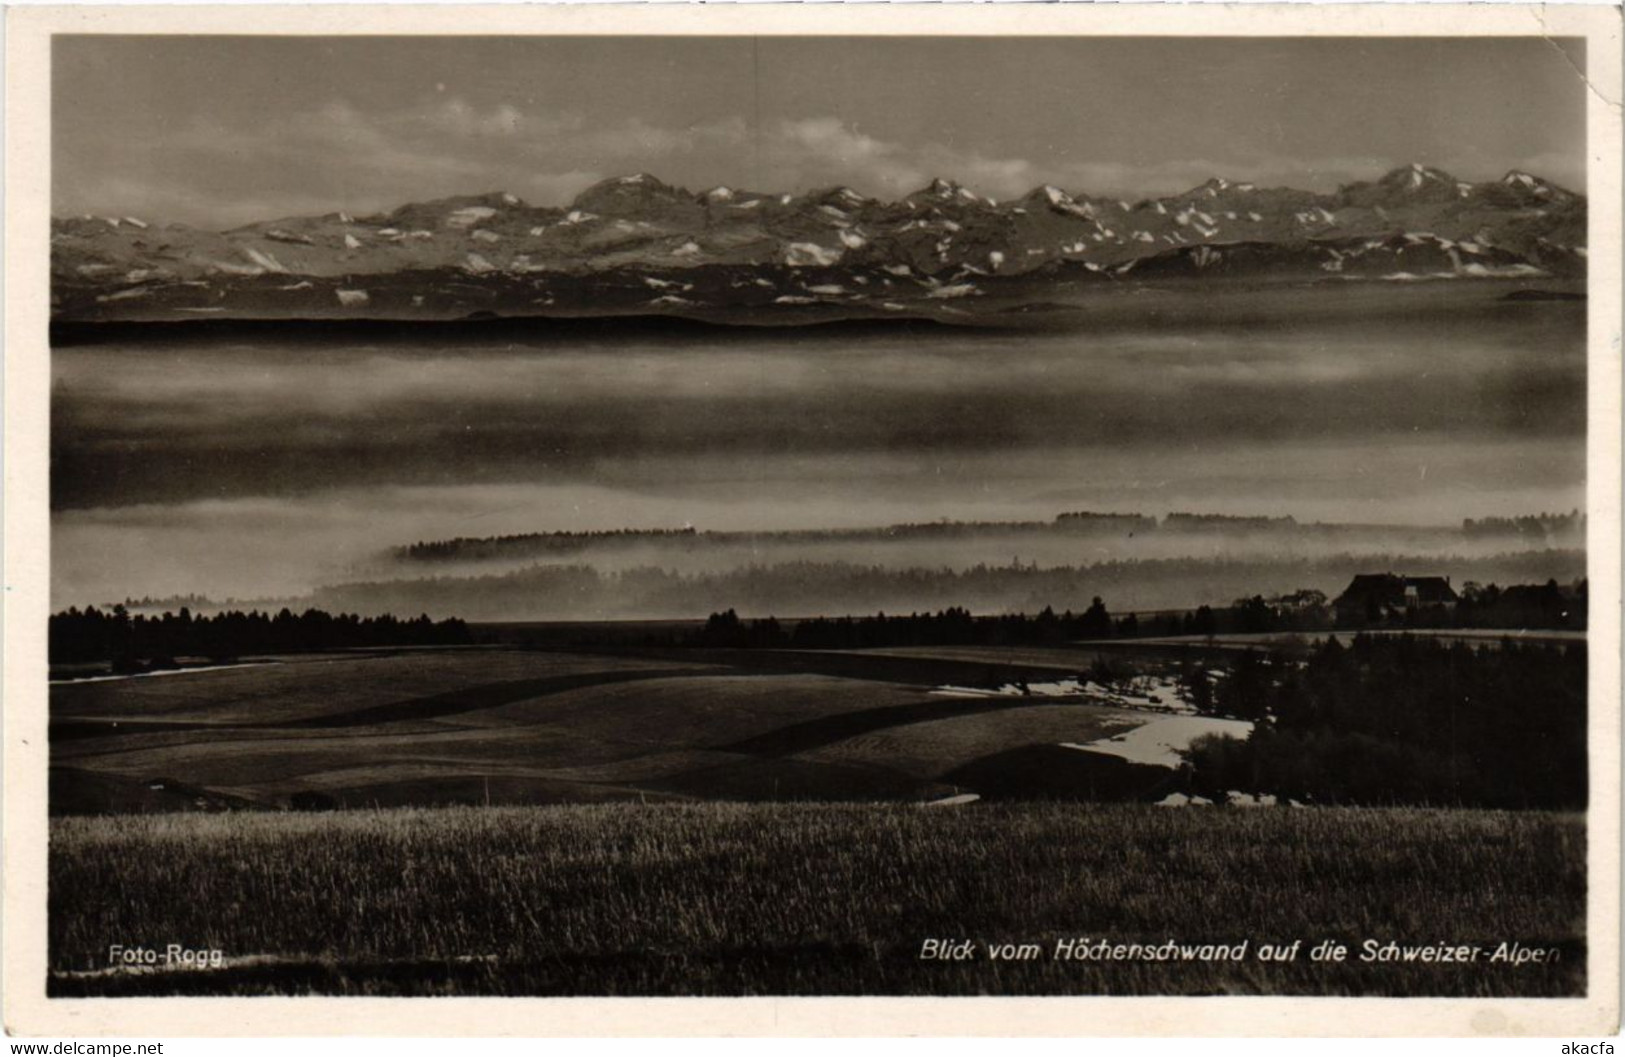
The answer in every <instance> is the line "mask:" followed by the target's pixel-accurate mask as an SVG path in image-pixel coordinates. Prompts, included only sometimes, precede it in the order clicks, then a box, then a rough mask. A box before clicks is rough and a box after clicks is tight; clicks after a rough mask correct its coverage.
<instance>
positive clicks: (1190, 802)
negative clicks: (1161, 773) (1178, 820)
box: [1157, 793, 1213, 807]
mask: <svg viewBox="0 0 1625 1057" xmlns="http://www.w3.org/2000/svg"><path fill="white" fill-rule="evenodd" d="M1157 806H1158V807H1212V806H1213V801H1211V800H1209V799H1208V798H1207V797H1205V796H1186V795H1185V794H1184V793H1169V794H1168V795H1167V796H1165V797H1163V798H1162V799H1161V800H1158V801H1157Z"/></svg>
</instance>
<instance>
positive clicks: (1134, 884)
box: [50, 803, 1585, 996]
mask: <svg viewBox="0 0 1625 1057" xmlns="http://www.w3.org/2000/svg"><path fill="white" fill-rule="evenodd" d="M1584 833H1585V831H1584V824H1583V820H1582V819H1580V818H1579V817H1577V816H1567V815H1556V814H1546V813H1536V812H1522V813H1499V812H1484V811H1433V810H1415V809H1382V810H1376V809H1361V810H1357V809H1330V808H1321V809H1286V808H1280V809H1260V810H1251V811H1247V810H1236V809H1186V810H1168V809H1159V808H1154V807H1144V806H1136V805H1076V804H1070V805H1062V804H1024V805H1008V806H1002V805H983V804H976V805H969V806H965V807H959V808H933V809H922V808H920V807H915V806H906V805H889V806H871V805H828V804H824V805H799V804H776V805H769V804H759V805H747V804H718V803H713V804H705V805H692V806H690V805H676V806H674V805H659V806H653V805H651V806H639V805H584V806H567V807H524V808H488V809H480V808H449V809H433V810H430V809H402V810H385V811H356V812H342V813H336V814H279V815H267V814H228V815H196V814H194V815H151V816H124V817H116V818H64V819H55V820H53V821H52V823H51V845H50V962H51V968H52V970H53V972H52V978H51V983H50V990H51V993H52V994H55V995H79V994H106V995H118V994H176V993H179V994H205V993H232V994H285V993H306V992H317V993H338V994H523V995H689V994H692V995H748V994H1010V995H1014V994H1158V993H1161V994H1216V993H1220V994H1225V993H1244V994H1252V993H1263V994H1270V993H1274V994H1384V995H1464V996H1508V995H1531V996H1543V995H1573V994H1578V993H1582V992H1583V990H1584V947H1583V937H1584V933H1585V929H1584V910H1585V853H1584ZM1086 937H1087V938H1091V939H1095V940H1098V939H1101V938H1108V939H1111V940H1112V941H1114V942H1117V941H1122V942H1136V941H1139V942H1148V943H1158V944H1160V943H1163V942H1164V941H1167V940H1169V939H1172V940H1175V941H1177V942H1180V943H1204V942H1219V943H1225V944H1236V943H1239V942H1240V941H1242V940H1248V941H1249V942H1250V946H1249V948H1248V951H1247V958H1246V960H1243V961H1239V962H1234V963H1231V962H1216V961H1205V962H1202V961H1198V962H1129V961H1115V962H1101V961H1066V960H1054V959H1053V958H1052V952H1053V950H1054V948H1055V945H1056V941H1057V940H1058V939H1061V938H1078V939H1082V938H1086ZM929 938H942V939H956V940H966V939H969V940H974V941H976V942H977V943H978V944H979V945H984V946H981V947H980V949H979V950H978V952H977V957H976V958H975V959H974V960H969V961H959V962H945V961H931V960H922V959H921V958H920V952H921V947H922V943H923V942H924V941H925V940H926V939H929ZM1328 938H1329V939H1336V940H1340V941H1342V942H1344V943H1346V944H1348V945H1349V947H1350V948H1351V953H1350V954H1349V957H1348V960H1347V961H1346V962H1343V963H1340V964H1338V963H1325V962H1311V961H1310V960H1309V951H1310V949H1311V948H1312V947H1313V946H1314V945H1315V944H1316V943H1318V942H1319V941H1320V940H1322V939H1328ZM1367 939H1375V940H1379V941H1380V942H1382V943H1387V942H1388V941H1389V940H1390V939H1392V940H1396V941H1398V942H1399V943H1400V944H1402V945H1403V944H1407V943H1409V944H1423V943H1429V944H1431V943H1440V942H1444V943H1449V944H1458V943H1459V944H1476V945H1482V946H1483V947H1484V953H1483V955H1482V956H1481V959H1480V961H1478V962H1477V963H1472V964H1460V963H1452V964H1441V963H1432V964H1426V963H1420V962H1410V963H1405V962H1394V963H1383V964H1375V963H1361V962H1359V961H1358V960H1357V958H1358V956H1359V949H1360V944H1361V943H1362V942H1363V941H1365V940H1367ZM1294 940H1301V941H1302V947H1301V950H1300V953H1299V955H1298V957H1297V959H1296V960H1294V961H1289V962H1281V963H1275V962H1267V961H1260V960H1258V959H1257V957H1256V954H1257V953H1258V950H1259V946H1260V945H1261V944H1290V943H1291V942H1292V941H1294ZM1503 941H1506V942H1517V943H1521V944H1524V945H1525V946H1529V947H1539V948H1556V949H1557V950H1558V952H1559V959H1558V960H1557V961H1555V962H1554V963H1548V964H1536V963H1526V964H1523V965H1516V966H1515V965H1511V964H1508V963H1505V962H1496V963H1491V962H1488V961H1487V959H1488V958H1489V956H1490V954H1491V952H1492V951H1493V949H1494V948H1495V947H1496V946H1497V945H1498V944H1500V943H1502V942H1503ZM1005 942H1013V943H1025V942H1031V943H1035V944H1038V945H1039V946H1040V948H1041V950H1042V954H1041V956H1040V957H1038V958H1036V959H1035V960H1031V961H1019V962H1003V961H992V960H990V959H989V958H988V956H987V950H986V947H985V944H987V943H1005ZM113 943H122V944H125V945H126V946H146V947H151V948H156V949H158V950H159V951H162V950H163V949H164V948H165V946H166V945H167V944H170V943H178V944H182V945H183V946H185V947H187V948H191V949H199V948H201V949H211V948H212V949H218V950H220V951H222V952H223V954H224V956H225V959H226V960H225V964H224V966H223V967H221V968H214V969H199V970H189V971H173V972H147V973H130V972H117V973H109V972H106V971H105V970H106V969H107V967H108V947H109V945H110V944H113ZM98 970H101V971H98Z"/></svg>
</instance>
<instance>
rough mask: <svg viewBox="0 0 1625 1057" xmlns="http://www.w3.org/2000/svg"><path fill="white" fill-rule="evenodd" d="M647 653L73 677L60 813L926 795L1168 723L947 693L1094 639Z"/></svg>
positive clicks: (400, 656)
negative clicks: (1038, 747) (907, 651)
mask: <svg viewBox="0 0 1625 1057" xmlns="http://www.w3.org/2000/svg"><path fill="white" fill-rule="evenodd" d="M637 652H639V653H641V654H642V655H641V656H637V655H631V654H629V653H625V652H610V651H605V652H601V653H586V652H581V653H576V652H563V651H550V650H508V649H473V650H471V649H461V648H453V649H444V650H404V651H376V652H373V651H369V652H360V653H342V654H311V655H294V656H285V657H278V658H267V659H265V660H266V661H267V662H268V663H261V664H255V665H250V666H245V667H240V668H229V669H219V670H212V671H211V670H202V671H195V672H187V673H184V674H177V675H168V676H165V677H162V678H158V677H135V678H128V679H114V680H106V681H98V682H81V683H64V684H58V685H55V686H53V687H52V689H51V738H52V755H51V764H52V770H51V777H52V786H51V811H52V813H53V814H58V815H60V814H99V813H129V812H143V811H157V810H197V809H200V808H201V809H218V808H223V807H229V808H233V809H242V808H258V809H261V810H278V809H282V808H286V807H288V806H290V804H291V805H294V806H302V807H309V806H325V807H375V806H440V805H449V804H490V803H496V804H502V803H512V804H539V803H579V802H594V801H604V800H637V801H642V802H649V801H663V800H671V799H735V800H825V801H829V800H852V799H859V800H865V799H881V800H924V799H929V798H933V797H940V796H950V795H954V794H957V793H962V792H964V791H965V786H964V783H962V782H961V781H959V780H958V777H957V776H958V774H959V772H960V771H961V770H963V769H964V768H966V767H971V768H972V769H973V770H975V771H977V772H978V773H981V774H982V775H983V776H984V777H986V776H987V772H988V771H989V769H991V770H992V771H993V772H995V773H996V774H997V775H998V776H999V777H1000V781H999V782H997V783H995V784H998V785H999V786H1000V788H1006V789H1012V790H1013V791H1014V792H1017V793H1019V792H1020V791H1021V788H1022V785H1023V780H1022V777H1021V776H1022V773H1023V772H1024V770H1025V768H1026V766H1027V765H1026V763H1025V762H1023V761H1020V760H1014V759H1008V758H1006V756H1005V754H1007V753H1008V752H1010V751H1012V750H1021V749H1025V748H1027V747H1029V746H1033V745H1035V744H1039V743H1046V744H1054V743H1058V742H1064V741H1071V742H1091V741H1095V740H1097V739H1099V738H1102V737H1105V736H1109V735H1112V734H1115V733H1117V732H1119V731H1121V730H1124V729H1129V728H1133V727H1135V726H1138V725H1140V724H1142V723H1145V722H1147V721H1148V720H1150V719H1153V718H1155V717H1154V715H1152V714H1150V713H1141V712H1133V711H1129V710H1125V709H1122V708H1118V707H1114V706H1113V705H1112V704H1110V703H1108V702H1105V701H1102V700H1099V699H1088V698H1082V697H1072V698H1069V699H1063V700H1055V701H1036V700H1033V701H1029V700H1025V699H1009V698H983V699H975V698H972V699H963V698H952V697H945V696H942V695H941V694H938V693H934V692H933V687H936V686H940V685H942V684H947V683H957V684H964V683H966V682H985V681H989V680H992V681H998V680H1014V679H1019V678H1032V677H1040V676H1042V677H1047V678H1055V677H1056V676H1058V675H1073V674H1075V673H1076V672H1078V671H1079V669H1080V667H1081V666H1082V665H1084V664H1086V663H1087V659H1088V658H1089V657H1090V656H1092V654H1090V653H1088V652H1087V651H1082V650H1079V651H1064V650H1057V651H1054V652H1053V653H1052V654H1049V655H1043V654H1040V653H1038V652H1036V651H1025V652H1021V653H1016V654H1012V655H1011V656H1009V657H1005V658H1003V659H1000V658H998V657H996V656H990V655H984V656H980V657H978V658H976V659H974V660H956V659H953V658H951V657H942V658H936V657H906V656H901V657H893V656H884V655H870V654H864V653H858V652H851V653H838V652H830V653H820V652H807V651H791V650H734V649H671V650H644V651H637ZM1034 661H1036V662H1040V663H1037V664H1034V663H1030V662H1034ZM1062 755H1063V756H1067V759H1066V760H1065V761H1064V762H1065V763H1066V764H1070V765H1071V767H1069V768H1068V773H1071V774H1073V778H1072V779H1069V781H1075V782H1076V783H1078V795H1086V794H1088V793H1089V792H1090V791H1091V790H1092V783H1093V781H1094V776H1093V770H1094V769H1099V768H1101V767H1104V768H1107V769H1109V770H1111V771H1113V772H1114V773H1115V772H1116V771H1117V770H1120V768H1119V767H1118V766H1117V763H1116V761H1114V760H1111V759H1108V758H1100V759H1095V758H1094V757H1093V756H1092V754H1088V753H1070V754H1066V753H1063V754H1062ZM1073 756H1075V757H1077V759H1076V760H1075V761H1074V760H1072V759H1071V757H1073ZM1078 768H1082V769H1083V770H1082V771H1078V770H1077V769H1078ZM1006 772H1008V773H1006ZM1086 772H1087V773H1086ZM1142 777H1148V778H1149V779H1150V780H1152V781H1153V784H1155V782H1160V781H1162V780H1163V779H1164V778H1166V777H1167V776H1166V775H1164V774H1160V773H1155V774H1150V775H1148V776H1142Z"/></svg>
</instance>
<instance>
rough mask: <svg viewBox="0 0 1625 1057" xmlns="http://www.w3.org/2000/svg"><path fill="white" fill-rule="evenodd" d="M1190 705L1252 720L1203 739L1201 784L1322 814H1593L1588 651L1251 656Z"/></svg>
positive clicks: (1358, 641) (1196, 758)
mask: <svg viewBox="0 0 1625 1057" xmlns="http://www.w3.org/2000/svg"><path fill="white" fill-rule="evenodd" d="M1184 681H1185V683H1186V685H1187V687H1188V689H1189V691H1190V697H1191V699H1192V700H1193V701H1194V702H1196V703H1197V705H1198V707H1199V708H1205V710H1207V711H1210V712H1211V713H1213V714H1216V715H1225V716H1231V717H1235V718H1239V719H1250V720H1252V721H1253V722H1254V724H1255V726H1254V730H1253V733H1252V736H1251V737H1249V738H1247V739H1246V740H1240V739H1235V738H1227V737H1208V738H1203V739H1199V740H1198V741H1197V742H1196V743H1195V744H1194V745H1193V746H1192V750H1191V754H1190V760H1191V766H1192V775H1193V777H1192V782H1193V787H1194V789H1195V790H1196V791H1197V792H1198V793H1202V794H1204V795H1209V796H1214V795H1218V794H1222V793H1223V792H1224V791H1226V790H1230V789H1243V790H1253V791H1261V792H1269V793H1273V794H1275V795H1276V796H1278V797H1281V798H1283V799H1285V798H1293V799H1297V800H1300V801H1303V802H1307V803H1318V804H1363V805H1373V804H1412V805H1431V806H1451V807H1483V808H1503V809H1523V808H1550V809H1564V810H1574V809H1578V808H1583V807H1584V806H1585V804H1586V794H1587V780H1586V767H1587V756H1586V650H1585V647H1584V645H1583V644H1580V643H1574V644H1569V645H1566V646H1544V645H1522V644H1517V643H1511V642H1500V643H1493V644H1488V645H1482V646H1478V647H1472V646H1468V645H1466V644H1464V643H1460V642H1457V643H1451V644H1446V643H1443V642H1441V641H1439V640H1437V639H1432V638H1426V637H1421V636H1410V635H1398V636H1373V635H1356V636H1355V637H1354V638H1353V640H1352V641H1351V642H1350V643H1349V644H1348V645H1343V644H1341V643H1339V642H1338V641H1337V640H1336V639H1327V640H1326V641H1325V642H1324V643H1322V644H1320V645H1319V646H1316V647H1315V648H1314V649H1313V650H1312V651H1311V652H1310V653H1309V655H1308V656H1307V658H1304V657H1302V656H1300V655H1299V654H1287V653H1285V652H1281V651H1255V650H1246V651H1242V652H1241V653H1239V654H1237V655H1236V656H1235V657H1234V658H1233V659H1232V660H1231V661H1230V663H1229V665H1228V668H1227V670H1226V671H1225V672H1224V673H1223V675H1222V676H1220V677H1219V678H1218V679H1216V680H1214V679H1212V678H1211V677H1210V675H1209V673H1208V672H1207V671H1206V670H1204V669H1200V668H1196V667H1194V666H1192V667H1190V668H1188V669H1187V670H1186V672H1185V674H1184Z"/></svg>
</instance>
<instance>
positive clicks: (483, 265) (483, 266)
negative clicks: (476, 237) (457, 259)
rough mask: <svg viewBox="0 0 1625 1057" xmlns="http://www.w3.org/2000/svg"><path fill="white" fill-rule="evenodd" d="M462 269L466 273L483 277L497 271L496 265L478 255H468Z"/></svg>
mask: <svg viewBox="0 0 1625 1057" xmlns="http://www.w3.org/2000/svg"><path fill="white" fill-rule="evenodd" d="M463 267H464V268H465V269H467V270H468V271H470V272H473V273H474V274H475V275H484V274H485V273H486V272H494V271H496V270H497V266H496V265H494V264H492V263H491V262H490V261H488V260H486V259H485V258H484V257H482V256H480V255H479V254H478V253H470V254H469V255H468V256H467V257H466V258H465V259H464V261H463Z"/></svg>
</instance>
